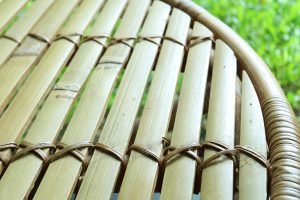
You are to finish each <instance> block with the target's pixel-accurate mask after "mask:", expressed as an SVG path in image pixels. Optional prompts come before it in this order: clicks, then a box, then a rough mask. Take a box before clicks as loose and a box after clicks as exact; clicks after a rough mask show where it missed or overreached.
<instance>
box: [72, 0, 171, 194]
mask: <svg viewBox="0 0 300 200" xmlns="http://www.w3.org/2000/svg"><path fill="white" fill-rule="evenodd" d="M169 12H170V7H169V6H167V5H166V4H164V3H161V2H159V1H154V3H153V5H152V7H151V8H150V11H149V15H148V17H147V19H146V21H145V25H144V27H143V29H142V32H141V33H140V37H142V38H143V37H151V36H157V37H160V36H162V35H163V33H164V29H165V26H166V22H167V19H168V16H169ZM153 42H155V43H156V42H158V43H160V38H156V39H153ZM153 42H150V41H148V40H141V41H139V42H138V43H137V44H136V47H135V49H134V51H133V55H132V56H131V59H130V61H129V63H128V65H127V68H126V71H125V74H124V76H123V79H122V81H121V83H120V87H119V89H118V91H117V94H116V97H115V101H114V104H113V106H112V108H111V110H110V112H109V114H108V117H107V119H106V123H105V124H104V127H103V129H102V132H101V135H100V138H99V140H98V142H99V143H102V144H105V145H108V146H110V147H112V148H113V149H115V150H116V151H118V152H120V154H121V155H122V156H124V154H125V153H126V152H125V151H126V149H127V145H128V142H129V140H130V134H131V131H132V128H133V125H134V121H135V117H136V114H137V111H138V107H139V104H140V101H141V98H142V95H143V91H144V88H145V86H146V83H147V78H148V75H149V73H150V71H151V68H152V66H153V64H154V61H155V57H156V53H157V51H158V45H157V44H155V43H153ZM120 166H121V161H119V160H116V159H115V158H114V157H111V156H109V155H108V154H105V153H103V152H102V151H97V150H96V151H95V152H94V153H93V156H92V158H91V162H90V165H89V168H88V170H87V172H86V174H85V177H84V180H83V182H82V184H81V187H80V190H79V193H78V196H77V199H95V198H97V197H99V196H101V199H103V200H104V199H107V200H108V199H110V197H111V195H112V192H113V190H114V187H115V184H116V182H117V178H118V174H119V171H120ZM107 177H109V178H107Z"/></svg>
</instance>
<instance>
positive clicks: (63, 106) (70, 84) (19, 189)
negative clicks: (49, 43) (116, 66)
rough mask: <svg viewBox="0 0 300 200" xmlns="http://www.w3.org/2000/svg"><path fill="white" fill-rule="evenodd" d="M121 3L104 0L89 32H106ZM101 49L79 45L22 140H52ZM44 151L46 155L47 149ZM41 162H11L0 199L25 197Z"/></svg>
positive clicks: (1, 184) (92, 43) (1, 183)
mask: <svg viewBox="0 0 300 200" xmlns="http://www.w3.org/2000/svg"><path fill="white" fill-rule="evenodd" d="M125 3H126V1H124V0H110V1H108V2H107V4H105V6H104V8H103V10H102V11H101V13H100V15H99V16H98V17H97V20H96V22H95V24H94V25H93V28H92V30H91V33H90V35H93V36H95V35H110V33H111V31H112V29H113V26H114V24H115V23H116V21H117V19H118V18H119V16H120V14H121V12H122V10H123V8H124V6H125ZM106 40H107V38H101V39H98V41H99V42H101V43H103V44H105V43H106ZM102 51H103V46H102V45H100V44H98V43H96V42H95V41H87V42H85V43H83V44H81V46H80V48H79V49H78V51H77V53H76V54H75V56H74V58H73V60H72V62H71V63H70V65H69V67H68V70H67V71H66V72H65V74H64V75H63V77H62V78H61V79H60V81H59V82H58V83H57V84H56V85H55V86H54V89H53V90H52V91H51V93H50V94H49V96H48V97H47V100H46V101H45V103H44V104H43V107H42V109H41V110H40V111H39V113H38V115H37V117H36V119H35V121H34V123H33V124H32V126H31V128H30V129H29V131H28V133H27V134H26V137H25V138H24V140H25V141H27V142H30V143H32V144H38V143H41V142H50V143H53V142H54V139H55V137H56V136H57V134H58V133H59V131H60V130H61V128H62V126H63V124H64V121H65V119H66V116H67V113H68V111H69V109H70V108H71V105H72V103H73V102H74V100H75V98H76V96H77V94H78V91H79V90H80V88H81V87H82V85H83V83H84V81H85V80H86V78H87V76H88V74H89V73H90V72H91V70H92V68H93V66H94V65H95V63H96V61H97V60H98V57H99V55H100V54H101V52H102ZM20 150H22V149H20ZM20 150H19V151H18V152H20ZM45 154H46V155H47V154H48V150H47V149H46V150H45ZM42 164H43V162H42V160H41V159H39V158H38V157H36V156H35V155H32V154H29V155H27V156H24V157H22V158H20V159H19V160H16V161H15V162H13V163H11V164H10V165H9V167H8V168H7V169H6V171H5V174H4V175H3V176H2V178H1V180H0V199H7V198H9V199H11V200H13V199H16V200H17V199H23V198H27V197H28V195H29V193H30V191H31V188H32V187H33V185H34V183H35V181H36V179H37V178H38V175H39V172H40V171H41V170H42V167H43V166H42ZM16 179H18V180H19V181H18V182H17V183H16V182H15V180H16Z"/></svg>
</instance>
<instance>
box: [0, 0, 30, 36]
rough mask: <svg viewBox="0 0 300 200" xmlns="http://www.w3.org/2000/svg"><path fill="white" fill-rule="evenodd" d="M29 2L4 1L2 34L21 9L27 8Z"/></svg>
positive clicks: (19, 0)
mask: <svg viewBox="0 0 300 200" xmlns="http://www.w3.org/2000/svg"><path fill="white" fill-rule="evenodd" d="M26 2H27V0H4V1H3V2H1V3H0V13H1V15H0V33H1V32H2V31H3V30H4V29H5V27H6V25H7V24H8V23H9V22H10V21H11V20H12V19H13V18H14V16H15V15H16V14H17V13H18V11H19V10H20V9H22V8H23V6H25V4H26Z"/></svg>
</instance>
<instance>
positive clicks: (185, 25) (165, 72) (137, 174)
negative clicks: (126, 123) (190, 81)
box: [119, 9, 190, 199]
mask: <svg viewBox="0 0 300 200" xmlns="http://www.w3.org/2000/svg"><path fill="white" fill-rule="evenodd" d="M189 25H190V18H189V17H188V16H187V15H186V14H185V13H183V12H181V11H179V10H176V9H174V10H173V12H172V14H171V17H170V20H169V24H168V28H167V32H166V34H165V37H170V38H172V39H174V40H176V41H179V43H176V42H174V41H172V40H166V39H165V40H164V41H163V44H162V48H161V51H160V55H159V58H158V61H157V64H156V67H155V74H154V78H153V80H152V83H151V87H150V90H149V93H148V98H147V102H146V105H145V107H144V111H143V114H142V117H141V120H140V125H139V128H138V131H137V135H136V139H135V142H134V145H138V146H141V147H143V148H145V149H147V150H150V151H152V152H153V153H155V154H156V155H157V157H160V154H161V151H162V148H163V145H162V142H161V141H162V137H164V136H166V134H167V130H168V124H169V119H170V115H171V110H172V103H173V97H174V93H175V89H176V83H177V78H178V74H179V71H180V68H181V62H182V60H183V55H184V45H186V40H187V34H188V30H189ZM180 43H181V44H183V45H181V44H180ZM120 144H122V142H120ZM158 167H159V166H158V162H157V161H155V160H152V159H150V158H149V157H147V156H145V155H143V154H141V152H137V151H134V150H132V151H131V154H130V158H129V160H128V164H127V169H126V173H125V176H124V179H123V183H122V186H121V190H120V194H119V199H151V197H152V195H153V191H154V189H155V186H156V181H157V177H158ZM137 190H138V191H140V192H136V191H137Z"/></svg>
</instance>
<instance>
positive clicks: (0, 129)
mask: <svg viewBox="0 0 300 200" xmlns="http://www.w3.org/2000/svg"><path fill="white" fill-rule="evenodd" d="M59 2H60V1H59ZM67 2H69V3H70V1H69V0H68V1H67ZM102 3H103V1H98V0H86V1H84V2H82V3H81V4H80V6H79V7H78V9H77V10H76V12H75V13H74V15H72V16H71V19H70V20H69V21H68V23H67V24H66V26H64V27H63V28H62V30H61V31H60V32H59V34H60V35H68V34H74V33H78V34H82V33H83V31H84V29H85V28H86V27H87V25H88V24H89V22H90V21H91V19H92V18H93V16H94V15H95V14H96V11H97V10H98V8H99V7H100V6H101V5H102ZM67 37H68V38H70V39H71V40H73V42H74V43H73V42H70V41H68V40H67V39H59V40H57V41H55V42H54V43H53V44H52V45H51V46H50V47H49V50H48V51H47V52H46V53H45V55H44V56H43V58H42V59H41V60H40V62H39V63H38V65H37V66H36V68H35V69H34V71H33V72H32V74H31V75H30V77H29V78H28V79H27V81H26V82H25V83H24V85H23V87H22V88H21V90H20V91H19V92H18V94H17V95H16V97H15V98H14V100H13V101H12V102H11V103H10V105H9V106H8V108H7V109H6V111H5V112H4V114H3V115H2V117H1V118H0V144H5V143H9V142H16V143H17V144H18V143H20V140H21V136H22V134H23V133H24V131H25V130H26V128H27V127H28V125H29V124H30V123H31V120H32V118H33V117H34V114H35V111H36V110H37V108H38V106H39V105H40V104H41V103H42V101H43V99H44V98H45V96H46V95H47V93H48V92H49V90H50V89H51V86H52V85H53V84H54V82H55V79H56V78H57V76H58V75H59V73H60V71H61V70H62V68H63V66H64V65H65V64H66V63H67V61H68V60H69V59H70V57H71V56H72V54H73V52H74V50H75V44H76V43H77V44H78V42H79V39H80V37H79V36H77V35H76V36H67ZM2 154H5V155H6V156H8V157H10V155H11V150H10V149H8V150H6V151H4V152H2ZM2 164H3V163H2V162H1V167H2V166H3V165H2Z"/></svg>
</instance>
